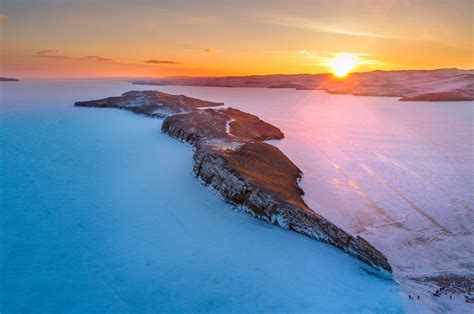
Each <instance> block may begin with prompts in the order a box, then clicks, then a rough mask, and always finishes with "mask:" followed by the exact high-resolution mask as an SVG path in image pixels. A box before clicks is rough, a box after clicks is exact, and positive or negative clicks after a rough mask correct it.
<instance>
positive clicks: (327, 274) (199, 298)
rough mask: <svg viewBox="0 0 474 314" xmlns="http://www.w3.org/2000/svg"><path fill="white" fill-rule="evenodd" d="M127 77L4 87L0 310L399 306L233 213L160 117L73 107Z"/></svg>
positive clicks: (333, 253) (310, 251)
mask: <svg viewBox="0 0 474 314" xmlns="http://www.w3.org/2000/svg"><path fill="white" fill-rule="evenodd" d="M130 87H131V86H130V85H129V84H128V83H126V82H106V81H90V82H87V81H86V82H84V81H76V80H72V81H43V82H37V81H22V82H20V83H18V84H16V83H15V84H14V85H6V84H4V85H0V93H1V94H0V100H1V106H0V147H1V151H0V154H1V155H0V158H1V159H0V193H1V194H0V278H1V280H0V312H2V313H22V312H31V311H32V312H42V313H45V312H48V313H58V312H81V313H104V312H108V313H124V312H135V313H142V312H158V311H164V312H190V311H216V312H239V313H243V312H263V311H266V312H311V313H314V312H400V311H402V308H401V301H400V295H399V288H398V286H397V285H396V284H394V283H393V282H391V281H388V280H384V279H382V278H379V277H377V276H374V275H372V274H371V273H370V272H368V269H367V268H366V267H365V266H364V265H363V264H362V263H361V262H359V261H357V260H356V259H354V258H351V257H349V256H348V255H346V254H344V253H341V252H339V251H338V250H337V249H334V248H332V247H330V246H327V245H325V244H323V243H318V242H315V241H312V240H309V239H306V238H304V237H301V236H298V235H297V234H295V233H291V232H288V231H285V230H282V229H280V228H278V227H275V226H271V225H268V224H266V223H264V222H262V221H259V220H256V219H254V218H252V217H251V216H250V215H247V214H245V213H242V212H240V211H237V210H232V207H231V206H230V205H228V204H226V203H224V202H222V201H221V200H220V198H218V197H217V196H216V195H214V194H213V193H212V192H211V191H210V190H209V189H207V188H205V187H204V186H202V185H201V184H200V183H199V182H198V180H196V179H195V178H194V177H193V175H192V158H191V157H192V152H191V151H190V149H191V148H190V147H189V146H187V145H183V144H182V143H180V142H178V141H176V140H173V139H171V138H169V137H168V136H166V135H164V134H162V133H161V132H160V126H161V121H160V120H156V119H150V118H145V117H141V116H137V115H133V114H131V113H129V112H124V111H119V110H113V109H110V110H109V109H93V108H75V107H73V103H74V101H77V100H80V99H96V98H101V97H108V96H112V95H118V94H120V93H122V92H125V91H127V90H130V89H132V88H130ZM134 87H136V86H134ZM208 96H209V95H208ZM215 96H216V97H220V95H218V94H217V95H215ZM205 98H212V97H205ZM239 102H240V101H239ZM268 104H270V103H268ZM259 105H262V106H264V105H265V103H261V104H259ZM279 110H281V109H279ZM251 112H252V113H257V114H258V110H251ZM277 125H278V124H277ZM280 143H281V144H282V143H284V141H281V142H280ZM299 161H300V160H297V162H299ZM313 162H314V161H313ZM325 176H327V174H326V175H325ZM308 178H309V176H308ZM308 184H310V181H306V182H305V186H304V187H305V188H307V189H308V188H310V187H311V186H310V185H308ZM308 197H311V196H308ZM308 200H309V198H308Z"/></svg>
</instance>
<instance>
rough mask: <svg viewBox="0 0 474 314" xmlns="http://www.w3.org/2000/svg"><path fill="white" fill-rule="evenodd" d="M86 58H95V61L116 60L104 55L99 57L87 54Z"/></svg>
mask: <svg viewBox="0 0 474 314" xmlns="http://www.w3.org/2000/svg"><path fill="white" fill-rule="evenodd" d="M86 59H91V60H95V61H102V62H113V61H115V60H114V59H110V58H102V57H99V56H87V57H86Z"/></svg>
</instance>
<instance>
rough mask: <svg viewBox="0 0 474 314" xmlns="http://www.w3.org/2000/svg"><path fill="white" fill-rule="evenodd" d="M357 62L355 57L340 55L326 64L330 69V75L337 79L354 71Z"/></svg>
mask: <svg viewBox="0 0 474 314" xmlns="http://www.w3.org/2000/svg"><path fill="white" fill-rule="evenodd" d="M358 63H359V61H358V60H357V57H356V56H354V55H353V54H350V53H340V54H338V55H337V56H335V57H334V58H333V59H331V60H329V61H328V62H327V66H329V67H331V70H332V73H334V75H336V76H337V77H344V76H346V75H347V74H348V73H349V72H351V70H352V69H354V68H355V67H356V66H357V64H358Z"/></svg>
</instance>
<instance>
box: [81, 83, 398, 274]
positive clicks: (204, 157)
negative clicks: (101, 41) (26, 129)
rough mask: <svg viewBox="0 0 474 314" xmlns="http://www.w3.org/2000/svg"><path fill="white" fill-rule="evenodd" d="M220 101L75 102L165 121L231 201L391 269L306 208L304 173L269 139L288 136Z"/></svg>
mask: <svg viewBox="0 0 474 314" xmlns="http://www.w3.org/2000/svg"><path fill="white" fill-rule="evenodd" d="M222 105H223V104H222V103H215V102H209V101H204V100H200V99H195V98H190V97H186V96H183V95H170V94H166V93H162V92H158V91H130V92H127V93H124V94H123V95H122V96H118V97H110V98H105V99H99V100H92V101H80V102H76V103H75V106H77V107H100V108H119V109H126V110H129V111H132V112H135V113H138V114H143V115H146V116H149V117H154V118H165V120H164V121H163V124H162V131H163V132H164V133H167V134H168V135H170V136H171V137H173V138H176V139H178V140H181V141H183V142H187V143H189V144H191V145H192V146H193V147H194V149H195V151H194V157H193V158H194V167H193V171H194V173H195V175H196V176H197V177H198V178H199V179H200V180H201V181H202V182H203V183H204V184H205V185H207V186H210V187H211V188H213V189H214V190H215V191H216V192H217V193H218V194H219V195H220V196H221V197H222V198H223V199H224V200H225V201H227V202H229V203H231V204H234V205H237V206H241V207H242V208H243V209H244V210H245V211H247V212H249V213H250V214H252V215H253V216H254V217H256V218H259V219H262V220H264V221H266V222H268V223H270V224H277V225H279V226H280V227H282V228H285V229H288V230H292V231H295V232H297V233H300V234H302V235H304V236H306V237H309V238H311V239H314V240H318V241H322V242H325V243H328V244H330V245H333V246H335V247H337V248H339V249H341V250H343V251H345V252H347V253H348V254H350V255H352V256H355V257H356V258H358V259H360V260H361V261H363V262H364V263H366V264H368V265H370V266H372V267H374V268H376V269H378V270H380V271H382V272H384V273H386V272H388V273H391V271H392V268H391V266H390V264H389V262H388V260H387V258H386V257H385V255H384V254H383V253H381V252H380V251H378V250H377V249H376V248H375V247H373V246H372V245H371V244H369V243H368V242H367V241H366V240H365V239H363V238H362V237H360V236H357V237H354V236H352V235H350V234H349V233H347V232H346V231H344V230H342V229H341V228H339V227H338V226H336V225H335V224H333V223H332V222H330V221H329V220H327V219H326V218H324V217H322V216H321V215H320V214H318V213H317V211H315V210H313V209H311V208H309V207H308V206H307V205H306V203H305V202H304V200H303V199H302V197H301V196H302V195H303V193H304V192H303V190H302V189H301V188H300V187H299V186H298V180H299V179H300V178H301V176H302V172H301V171H300V170H299V169H298V167H297V166H296V165H295V164H293V162H292V161H291V160H289V159H288V158H287V157H286V156H285V155H284V154H283V153H282V152H281V151H280V150H279V149H278V148H277V147H275V146H273V145H270V144H267V143H265V142H264V141H265V140H270V139H281V138H283V137H284V135H283V133H282V132H281V130H280V129H278V128H277V127H275V126H273V125H271V124H269V123H266V122H265V121H262V120H261V119H259V118H258V117H257V116H254V115H251V114H249V113H246V112H242V111H240V110H237V109H233V108H212V107H221V106H222Z"/></svg>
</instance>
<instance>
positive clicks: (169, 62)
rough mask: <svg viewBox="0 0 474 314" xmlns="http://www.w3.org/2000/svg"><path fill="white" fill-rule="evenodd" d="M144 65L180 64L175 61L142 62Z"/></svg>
mask: <svg viewBox="0 0 474 314" xmlns="http://www.w3.org/2000/svg"><path fill="white" fill-rule="evenodd" d="M143 62H145V63H150V64H182V63H181V62H177V61H170V60H154V59H152V60H146V61H143Z"/></svg>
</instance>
